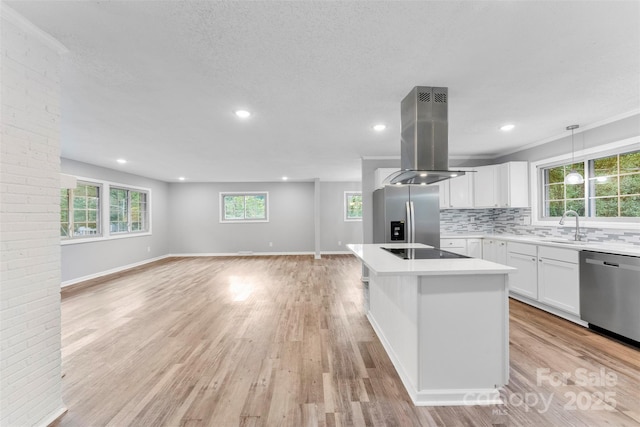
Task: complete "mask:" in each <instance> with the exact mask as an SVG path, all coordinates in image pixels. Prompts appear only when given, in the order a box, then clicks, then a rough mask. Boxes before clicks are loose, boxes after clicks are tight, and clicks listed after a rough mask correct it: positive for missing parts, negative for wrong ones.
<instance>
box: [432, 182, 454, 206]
mask: <svg viewBox="0 0 640 427" xmlns="http://www.w3.org/2000/svg"><path fill="white" fill-rule="evenodd" d="M432 185H437V186H438V189H439V194H440V209H448V208H449V207H450V206H449V180H446V181H440V182H438V183H436V184H432Z"/></svg>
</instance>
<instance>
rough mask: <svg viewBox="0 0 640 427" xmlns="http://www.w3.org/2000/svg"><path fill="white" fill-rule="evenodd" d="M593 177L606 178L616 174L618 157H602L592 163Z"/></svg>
mask: <svg viewBox="0 0 640 427" xmlns="http://www.w3.org/2000/svg"><path fill="white" fill-rule="evenodd" d="M593 170H594V173H595V176H608V175H617V174H618V156H617V155H616V156H611V157H603V158H601V159H595V160H594V161H593Z"/></svg>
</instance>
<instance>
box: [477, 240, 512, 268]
mask: <svg viewBox="0 0 640 427" xmlns="http://www.w3.org/2000/svg"><path fill="white" fill-rule="evenodd" d="M482 259H486V260H487V261H493V262H497V263H498V264H507V242H505V241H504V240H496V239H487V238H485V239H482Z"/></svg>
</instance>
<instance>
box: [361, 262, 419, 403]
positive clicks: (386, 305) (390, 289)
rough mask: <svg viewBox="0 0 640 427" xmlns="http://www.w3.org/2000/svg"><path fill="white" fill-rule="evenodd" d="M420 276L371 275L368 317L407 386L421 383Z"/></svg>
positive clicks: (409, 388)
mask: <svg viewBox="0 0 640 427" xmlns="http://www.w3.org/2000/svg"><path fill="white" fill-rule="evenodd" d="M418 286H419V278H418V276H378V275H377V274H375V273H374V272H373V271H371V272H370V276H369V313H368V315H367V317H368V318H369V322H370V323H371V325H372V326H373V329H374V330H375V332H376V334H377V335H378V338H379V339H380V341H381V342H382V345H383V346H384V348H385V350H386V351H387V354H388V355H389V358H390V359H391V361H392V362H393V365H394V366H395V368H396V371H397V372H398V375H399V376H400V378H401V379H402V382H403V383H404V385H405V387H406V388H407V389H408V391H409V392H410V394H411V390H414V393H415V390H417V385H418Z"/></svg>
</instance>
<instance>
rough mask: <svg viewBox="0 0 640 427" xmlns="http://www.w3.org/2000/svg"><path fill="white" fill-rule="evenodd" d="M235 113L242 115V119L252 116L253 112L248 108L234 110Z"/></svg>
mask: <svg viewBox="0 0 640 427" xmlns="http://www.w3.org/2000/svg"><path fill="white" fill-rule="evenodd" d="M234 113H235V115H236V116H238V117H240V118H241V119H246V118H248V117H249V116H251V113H250V112H249V111H247V110H236V111H234Z"/></svg>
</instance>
